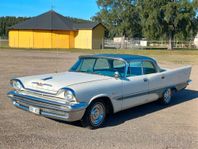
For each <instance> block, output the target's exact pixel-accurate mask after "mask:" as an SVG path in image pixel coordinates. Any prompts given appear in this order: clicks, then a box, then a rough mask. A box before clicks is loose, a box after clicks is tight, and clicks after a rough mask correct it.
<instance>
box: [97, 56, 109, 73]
mask: <svg viewBox="0 0 198 149" xmlns="http://www.w3.org/2000/svg"><path fill="white" fill-rule="evenodd" d="M109 68H110V67H109V63H108V60H107V59H104V58H99V59H97V60H96V64H95V66H94V69H95V70H98V69H109Z"/></svg>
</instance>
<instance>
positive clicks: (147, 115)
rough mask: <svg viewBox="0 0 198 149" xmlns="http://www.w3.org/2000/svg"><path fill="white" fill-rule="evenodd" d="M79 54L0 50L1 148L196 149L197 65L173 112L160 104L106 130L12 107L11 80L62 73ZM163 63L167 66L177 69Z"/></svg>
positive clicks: (115, 119) (119, 117) (129, 113)
mask: <svg viewBox="0 0 198 149" xmlns="http://www.w3.org/2000/svg"><path fill="white" fill-rule="evenodd" d="M78 56H79V53H69V52H60V53H58V54H57V53H56V52H40V51H27V50H26V51H22V50H21V51H20V50H0V86H1V89H0V148H1V149H4V148H68V149H72V148H75V149H78V148H79V149H84V148H87V149H92V148H93V149H94V148H101V149H106V148H122V149H124V148H126V149H129V148H137V149H147V148H149V149H150V148H156V149H167V148H173V149H181V148H183V149H190V148H194V149H195V148H197V147H198V101H197V100H198V65H193V69H192V75H191V79H192V80H193V82H192V84H191V85H190V86H189V87H188V88H187V89H186V90H184V91H181V92H180V93H177V94H175V95H174V97H173V102H172V104H171V105H169V106H160V105H158V104H157V103H156V102H154V103H150V104H146V105H143V106H139V107H136V108H132V109H129V110H126V111H123V112H119V113H117V114H115V115H113V116H112V117H110V119H109V120H108V121H107V122H106V124H105V126H104V128H100V129H97V130H89V129H86V128H82V127H80V125H79V123H78V122H74V123H65V122H60V121H55V120H51V119H48V118H44V117H40V116H37V115H34V114H31V113H28V112H24V111H22V110H20V109H17V108H15V107H14V106H12V104H11V102H10V101H9V100H8V98H7V97H6V93H7V91H8V90H9V89H10V87H9V85H8V84H9V80H10V78H13V77H18V76H26V75H35V74H43V73H50V72H55V71H64V70H66V69H68V68H69V67H70V66H71V65H72V64H73V63H74V61H75V60H76V58H77V57H78ZM169 64H170V63H163V66H171V67H177V66H178V65H175V64H172V63H171V65H169Z"/></svg>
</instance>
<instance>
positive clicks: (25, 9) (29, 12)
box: [0, 0, 99, 19]
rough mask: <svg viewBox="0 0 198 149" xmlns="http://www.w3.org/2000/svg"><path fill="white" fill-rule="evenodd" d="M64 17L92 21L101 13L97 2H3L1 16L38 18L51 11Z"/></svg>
mask: <svg viewBox="0 0 198 149" xmlns="http://www.w3.org/2000/svg"><path fill="white" fill-rule="evenodd" d="M52 3H53V6H54V8H53V9H54V10H55V11H57V12H58V13H60V14H62V15H64V16H71V17H77V18H82V19H90V17H92V16H94V15H95V13H96V12H98V11H99V9H98V7H97V4H96V0H1V1H0V16H26V17H29V16H37V15H39V14H41V13H44V12H46V11H48V10H50V9H51V4H52Z"/></svg>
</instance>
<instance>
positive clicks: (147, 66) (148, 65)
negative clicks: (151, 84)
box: [142, 61, 157, 74]
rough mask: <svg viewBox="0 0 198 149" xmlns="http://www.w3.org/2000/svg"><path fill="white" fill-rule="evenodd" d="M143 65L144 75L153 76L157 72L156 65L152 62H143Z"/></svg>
mask: <svg viewBox="0 0 198 149" xmlns="http://www.w3.org/2000/svg"><path fill="white" fill-rule="evenodd" d="M142 65H143V73H144V74H151V73H156V72H157V70H156V68H155V65H154V64H153V63H152V62H150V61H143V64H142Z"/></svg>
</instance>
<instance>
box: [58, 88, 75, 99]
mask: <svg viewBox="0 0 198 149" xmlns="http://www.w3.org/2000/svg"><path fill="white" fill-rule="evenodd" d="M58 96H59V97H61V98H64V99H66V100H67V101H68V102H76V98H75V93H74V91H73V90H72V89H68V88H66V89H61V90H60V91H59V95H58Z"/></svg>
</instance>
